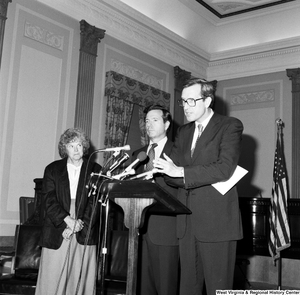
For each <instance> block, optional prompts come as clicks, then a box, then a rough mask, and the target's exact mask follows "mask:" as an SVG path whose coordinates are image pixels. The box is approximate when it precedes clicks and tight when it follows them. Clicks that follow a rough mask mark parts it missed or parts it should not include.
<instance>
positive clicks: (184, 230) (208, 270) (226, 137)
mask: <svg viewBox="0 0 300 295" xmlns="http://www.w3.org/2000/svg"><path fill="white" fill-rule="evenodd" d="M214 91H215V89H214V86H213V85H212V84H211V83H210V82H207V81H205V80H202V79H191V80H190V81H188V83H187V84H186V85H185V86H184V88H183V91H182V99H181V100H180V101H179V105H180V106H182V107H183V110H184V114H185V116H186V118H187V121H188V122H189V123H187V124H185V125H183V126H181V127H179V129H178V132H177V136H176V139H175V144H174V148H173V150H172V153H171V155H170V157H168V156H167V155H164V158H165V160H164V159H162V158H160V159H157V160H154V161H153V162H154V166H155V168H157V169H158V170H159V172H162V173H165V174H166V175H167V176H166V177H165V179H166V182H167V183H168V184H170V185H172V186H175V187H178V198H179V200H180V201H181V202H182V203H183V204H184V205H186V206H187V207H188V208H189V209H190V210H191V211H192V214H191V215H179V216H178V217H177V235H178V238H179V251H180V261H181V281H180V295H187V294H202V292H203V289H204V286H205V287H206V293H207V294H208V295H215V294H216V290H229V289H232V287H233V276H234V266H235V257H236V243H237V240H239V239H241V238H242V236H243V234H242V226H241V217H240V211H239V205H238V194H237V190H236V188H235V187H233V188H232V189H231V190H229V191H228V192H227V193H226V194H225V195H222V194H221V193H219V192H218V191H217V190H216V189H215V188H214V187H213V186H212V184H214V183H216V182H220V181H226V180H228V179H229V178H230V177H231V176H232V174H233V172H234V170H235V168H236V166H237V164H238V159H239V154H240V145H241V139H242V132H243V124H242V123H241V121H239V120H238V119H236V118H232V117H227V116H222V115H219V114H217V113H214V111H213V110H212V109H211V107H210V106H211V105H212V103H213V100H214Z"/></svg>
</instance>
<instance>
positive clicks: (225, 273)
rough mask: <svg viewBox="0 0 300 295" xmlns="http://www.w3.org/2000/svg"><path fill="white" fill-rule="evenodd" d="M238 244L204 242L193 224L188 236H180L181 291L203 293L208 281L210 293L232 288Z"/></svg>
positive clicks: (182, 294) (188, 230)
mask: <svg viewBox="0 0 300 295" xmlns="http://www.w3.org/2000/svg"><path fill="white" fill-rule="evenodd" d="M188 219H189V217H188ZM236 244H237V242H236V241H225V242H215V243H205V242H200V241H198V240H197V239H196V237H195V236H194V235H193V233H192V231H191V226H190V224H189V226H188V229H187V232H186V234H185V236H184V237H183V239H180V240H179V251H180V265H181V274H180V275H181V280H180V295H187V294H188V295H200V294H203V287H204V283H205V286H206V294H207V295H215V294H216V290H230V289H232V286H233V277H234V267H235V258H236Z"/></svg>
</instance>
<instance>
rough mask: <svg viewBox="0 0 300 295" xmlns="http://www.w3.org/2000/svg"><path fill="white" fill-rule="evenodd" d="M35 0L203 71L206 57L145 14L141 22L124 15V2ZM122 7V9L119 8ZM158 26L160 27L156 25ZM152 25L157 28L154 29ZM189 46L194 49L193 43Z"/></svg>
mask: <svg viewBox="0 0 300 295" xmlns="http://www.w3.org/2000/svg"><path fill="white" fill-rule="evenodd" d="M38 1H39V2H42V3H44V4H46V5H48V6H50V7H52V8H54V9H56V10H59V11H61V12H62V13H65V14H67V15H70V16H72V17H74V18H76V19H78V20H81V19H84V20H85V21H87V22H88V23H90V24H93V25H94V26H96V27H99V28H101V29H104V30H106V34H107V35H110V36H112V37H114V38H116V39H118V40H121V41H123V42H124V43H126V44H128V45H130V46H133V47H134V48H137V49H139V50H141V51H143V52H145V53H147V54H149V55H151V56H153V57H155V58H157V59H159V60H162V61H163V62H166V63H167V64H170V65H172V66H176V65H179V66H180V67H182V68H185V69H189V70H190V71H192V72H193V73H195V74H196V75H198V76H201V77H205V75H206V68H207V66H208V62H207V60H206V59H205V58H204V57H202V56H201V55H199V54H198V53H196V52H195V51H193V50H191V49H190V48H189V47H188V46H186V47H184V46H183V45H182V44H186V43H188V42H187V41H186V40H184V39H183V38H180V37H179V36H177V35H176V38H177V40H175V41H174V39H176V38H175V34H174V33H172V32H171V31H169V30H167V29H166V28H163V27H162V26H159V25H158V24H156V23H155V22H151V20H149V19H147V20H145V18H146V17H144V20H143V22H142V23H140V22H139V21H136V20H134V19H132V18H131V17H129V16H128V15H125V13H124V11H125V10H126V9H124V7H123V6H125V5H124V4H122V3H121V2H120V1H114V0H113V1H110V4H113V7H112V6H110V5H108V4H107V5H105V4H103V2H99V1H96V0H60V1H52V0H38ZM118 9H120V10H118ZM121 9H123V11H122V12H121ZM126 12H127V11H126ZM150 24H151V25H150ZM158 26H159V28H160V29H158V28H157V27H158ZM153 27H156V28H157V29H156V30H153V29H152V28H153ZM166 31H167V32H168V33H166ZM167 35H168V36H167ZM190 47H191V48H193V47H194V48H195V49H196V47H195V46H190ZM198 51H200V49H198Z"/></svg>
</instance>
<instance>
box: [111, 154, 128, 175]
mask: <svg viewBox="0 0 300 295" xmlns="http://www.w3.org/2000/svg"><path fill="white" fill-rule="evenodd" d="M128 159H129V155H128V154H127V153H124V155H123V156H122V157H119V159H117V161H116V162H114V163H113V164H112V165H111V166H110V167H109V168H108V171H107V172H106V173H111V172H113V171H114V170H115V169H116V168H117V167H119V166H120V165H121V164H122V163H123V162H125V161H127V160H128Z"/></svg>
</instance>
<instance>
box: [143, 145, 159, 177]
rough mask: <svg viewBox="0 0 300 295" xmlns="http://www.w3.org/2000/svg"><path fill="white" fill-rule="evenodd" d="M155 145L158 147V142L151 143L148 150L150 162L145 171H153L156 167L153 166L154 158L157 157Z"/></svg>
mask: <svg viewBox="0 0 300 295" xmlns="http://www.w3.org/2000/svg"><path fill="white" fill-rule="evenodd" d="M155 147H157V143H153V144H151V147H150V150H149V152H148V157H149V161H148V163H147V165H146V169H145V172H146V171H151V170H153V168H154V166H153V160H154V159H155V150H154V149H155Z"/></svg>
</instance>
